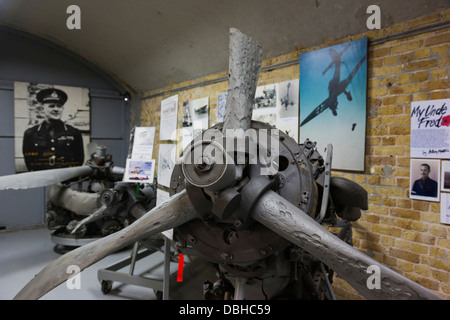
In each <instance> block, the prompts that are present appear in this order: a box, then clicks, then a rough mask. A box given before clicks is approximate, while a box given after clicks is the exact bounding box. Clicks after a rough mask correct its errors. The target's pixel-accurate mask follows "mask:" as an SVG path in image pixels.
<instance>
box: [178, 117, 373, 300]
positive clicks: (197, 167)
mask: <svg viewBox="0 0 450 320" xmlns="http://www.w3.org/2000/svg"><path fill="white" fill-rule="evenodd" d="M213 129H217V130H221V129H222V124H218V125H216V126H215V127H213ZM252 129H254V130H255V131H256V132H258V133H262V132H264V134H267V135H271V134H272V132H271V130H276V129H275V128H273V127H271V126H269V125H268V124H265V123H262V122H257V121H252ZM262 129H263V130H262ZM277 131H278V130H277ZM258 136H259V138H260V139H262V141H263V142H266V141H268V138H262V137H261V136H260V135H258ZM277 138H278V139H279V157H278V158H277V159H276V160H275V161H274V163H272V164H271V165H276V166H277V169H278V170H277V172H276V173H275V174H274V175H269V176H264V175H261V174H260V172H261V168H262V167H263V166H264V165H262V164H261V162H258V163H257V164H249V163H248V162H249V159H250V158H251V157H255V156H256V157H258V158H259V156H260V155H259V153H260V152H266V151H267V150H266V149H265V148H261V147H260V141H256V145H257V146H256V148H252V147H251V142H249V141H247V144H246V151H245V152H246V154H245V158H246V159H247V163H246V164H245V165H244V168H243V172H242V174H236V168H233V169H232V168H230V167H236V166H238V165H235V163H238V161H237V157H238V154H237V152H233V153H231V154H230V153H226V155H225V156H224V157H223V158H224V159H228V162H225V161H224V162H223V164H220V165H216V166H214V165H213V166H211V163H209V166H210V167H208V166H207V165H208V164H206V163H204V162H203V163H199V161H197V162H196V164H195V163H194V162H190V164H185V163H184V162H180V163H178V164H177V165H176V166H175V169H174V172H173V175H172V180H171V194H175V193H178V192H180V191H181V190H183V189H186V191H187V194H188V195H189V199H190V200H191V202H192V205H193V206H194V207H195V208H196V210H197V211H198V212H199V214H200V216H201V219H195V220H192V221H190V222H188V223H186V224H184V225H182V226H180V227H178V228H177V229H176V233H175V234H176V235H177V236H179V237H180V238H181V239H182V242H184V243H186V244H188V245H190V246H192V247H193V248H194V249H196V250H197V251H198V252H199V253H200V254H201V255H202V256H203V257H205V258H206V259H208V260H209V261H211V262H212V263H215V264H217V265H218V266H219V268H218V270H219V271H220V272H221V273H222V274H223V275H224V276H231V278H230V279H231V280H230V281H233V280H232V279H233V277H244V278H246V279H247V282H248V281H252V282H254V283H255V288H256V291H258V293H257V295H256V297H258V298H263V299H264V298H266V297H269V298H274V297H275V296H277V295H279V294H280V293H281V292H282V291H286V292H288V291H289V290H285V289H287V288H292V286H294V287H297V288H295V290H291V291H292V293H293V292H296V294H295V295H296V297H297V298H298V297H299V295H302V298H305V297H306V296H308V297H309V298H320V297H323V294H320V293H319V291H320V290H319V289H320V288H321V286H322V284H317V282H315V281H314V278H316V279H319V278H320V279H322V278H323V274H322V272H321V269H320V261H318V260H317V259H315V258H314V257H313V256H311V255H308V254H306V253H301V254H300V253H299V252H300V251H302V250H301V249H300V248H298V247H295V246H293V245H292V244H291V243H290V242H289V241H287V240H286V239H285V238H283V237H281V236H280V235H278V234H276V233H274V232H273V231H272V230H270V229H268V228H266V227H265V226H263V225H262V224H260V223H257V222H255V221H254V220H253V219H252V218H251V216H250V213H251V211H252V210H253V206H254V205H255V203H256V202H257V201H258V199H259V198H260V197H261V196H262V195H263V194H264V193H265V192H266V191H267V190H273V191H275V192H276V193H278V194H279V195H280V196H282V197H283V198H284V199H286V200H287V201H289V202H290V203H292V204H294V205H295V206H297V207H298V208H300V209H301V210H302V211H303V212H305V213H306V214H307V215H309V216H310V217H312V218H315V217H316V216H317V215H318V214H319V211H320V208H321V201H322V199H321V192H320V190H321V189H323V186H322V185H321V184H322V183H323V180H324V175H325V163H324V159H323V158H322V156H321V155H320V154H319V153H318V152H317V150H316V149H315V144H314V143H311V142H310V141H307V142H306V143H305V144H302V145H298V144H297V143H296V142H295V141H294V140H293V139H292V138H290V137H289V136H288V135H286V134H285V133H283V132H278V136H277ZM208 143H211V141H209V142H208V141H205V140H203V141H201V142H200V143H198V142H195V141H194V142H192V144H191V145H190V146H188V147H187V148H186V149H185V151H184V155H183V156H184V159H186V157H187V156H189V155H190V153H191V152H192V153H194V151H193V149H195V148H196V147H200V146H201V147H202V148H205V145H208ZM212 144H213V145H214V144H216V142H214V141H213V142H212ZM254 150H257V153H258V154H249V152H250V151H254ZM208 154H209V153H208ZM205 156H206V157H207V155H205ZM230 158H231V159H230ZM194 160H195V159H194ZM208 161H210V160H206V162H208ZM236 176H237V177H238V179H233V178H235V177H236ZM230 177H231V179H230ZM216 180H217V181H216ZM202 184H203V186H204V187H202ZM219 184H220V188H216V186H217V185H219ZM226 184H228V187H224V186H226ZM211 187H212V190H211ZM216 190H222V191H216ZM347 198H348V197H347ZM326 201H327V202H328V199H327V200H326ZM330 201H331V200H330ZM347 202H348V203H349V202H354V201H352V200H350V199H347ZM343 206H345V207H347V205H343ZM352 206H354V203H353V204H352ZM362 206H364V205H362ZM327 207H329V208H330V210H327V212H326V217H325V219H324V221H325V222H336V220H337V218H336V215H335V211H334V209H333V208H334V206H327ZM294 252H296V254H294ZM261 282H263V283H264V285H263V287H264V291H262V290H261ZM319 282H320V281H319ZM221 283H225V282H224V281H222V282H221ZM298 286H300V287H301V288H300V290H299V288H298ZM248 290H249V289H248V286H247V288H246V294H247V293H248V292H249V291H248ZM222 291H223V290H222ZM222 291H220V292H222ZM262 292H264V294H263V293H262ZM261 294H262V295H261Z"/></svg>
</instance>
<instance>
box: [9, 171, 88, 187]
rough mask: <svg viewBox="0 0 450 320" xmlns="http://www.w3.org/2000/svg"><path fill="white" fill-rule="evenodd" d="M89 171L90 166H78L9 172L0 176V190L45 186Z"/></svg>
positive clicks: (86, 173)
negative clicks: (16, 172) (9, 173)
mask: <svg viewBox="0 0 450 320" xmlns="http://www.w3.org/2000/svg"><path fill="white" fill-rule="evenodd" d="M91 172H92V168H91V167H89V166H80V167H72V168H60V169H49V170H40V171H32V172H24V173H19V174H11V175H7V176H3V177H0V190H8V189H14V190H18V189H30V188H38V187H45V186H49V185H52V184H55V183H57V182H61V181H65V180H69V179H72V178H75V177H79V176H86V175H89V174H90V173H91Z"/></svg>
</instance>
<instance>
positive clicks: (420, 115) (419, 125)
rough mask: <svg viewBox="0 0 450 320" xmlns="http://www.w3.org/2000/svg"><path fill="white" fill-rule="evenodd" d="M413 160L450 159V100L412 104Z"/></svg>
mask: <svg viewBox="0 0 450 320" xmlns="http://www.w3.org/2000/svg"><path fill="white" fill-rule="evenodd" d="M411 158H439V159H450V99H440V100H428V101H415V102H412V103H411Z"/></svg>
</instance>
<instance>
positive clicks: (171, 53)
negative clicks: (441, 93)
mask: <svg viewBox="0 0 450 320" xmlns="http://www.w3.org/2000/svg"><path fill="white" fill-rule="evenodd" d="M71 4H76V5H78V6H79V8H80V13H81V14H80V17H81V20H80V22H81V23H80V25H81V29H79V30H69V29H68V28H67V26H66V21H67V19H68V18H69V17H70V15H71V14H70V13H67V12H66V11H67V8H68V7H69V5H71ZM372 4H376V5H378V6H379V7H380V9H381V27H382V28H385V27H388V26H390V25H392V24H395V23H399V22H403V21H407V20H410V19H413V18H417V17H420V16H423V15H427V14H431V13H435V12H437V11H438V10H441V9H446V8H448V7H449V1H448V0H428V1H427V0H425V1H424V0H409V1H403V0H402V1H392V0H376V1H374V0H362V1H357V0H340V1H335V0H222V1H214V0H127V1H124V0H76V1H73V0H70V1H67V0H58V1H56V0H39V1H27V0H0V24H2V25H5V26H8V27H11V28H15V29H18V30H21V31H25V32H28V33H31V34H33V35H35V36H38V37H40V38H43V39H46V40H49V41H51V42H54V43H56V44H57V45H60V46H62V47H64V48H66V49H68V50H71V51H73V52H75V53H76V54H78V55H80V56H81V57H83V58H84V59H86V60H88V61H90V62H91V63H94V64H96V65H97V66H98V67H99V68H101V69H102V70H104V71H105V72H107V73H108V74H110V75H111V76H112V77H114V78H115V79H116V80H117V81H119V82H121V83H122V84H123V85H125V86H126V87H128V88H130V89H131V90H133V91H135V92H138V93H142V92H144V91H147V90H153V89H157V88H162V87H166V86H168V85H169V84H171V83H179V82H182V81H186V80H191V79H195V78H199V77H202V76H205V75H209V74H214V73H217V72H222V71H226V70H227V69H228V32H229V29H230V28H231V27H235V28H238V29H240V30H241V31H242V32H243V33H245V34H247V35H250V36H252V37H253V38H255V39H257V40H258V41H259V42H260V43H261V44H262V46H263V55H264V59H266V58H270V57H275V56H279V55H282V54H286V53H289V52H292V51H294V50H296V49H298V48H307V47H311V46H314V45H318V44H320V43H322V42H324V41H326V40H329V39H339V38H342V37H345V36H349V35H354V34H359V33H363V32H366V31H367V30H368V29H367V26H366V21H367V19H368V17H369V16H370V14H367V13H366V10H367V7H368V6H369V5H372Z"/></svg>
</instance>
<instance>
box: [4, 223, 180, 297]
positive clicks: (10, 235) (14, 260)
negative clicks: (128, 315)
mask: <svg viewBox="0 0 450 320" xmlns="http://www.w3.org/2000/svg"><path fill="white" fill-rule="evenodd" d="M54 247H55V244H54V243H53V242H52V241H51V235H50V232H49V230H48V229H46V228H41V229H33V230H21V231H8V232H0V299H2V300H10V299H12V298H13V297H14V296H15V295H16V294H17V293H18V292H19V291H20V289H21V288H22V287H24V286H25V285H26V284H27V283H28V281H29V280H30V279H32V278H33V276H34V275H35V274H37V273H38V272H39V271H40V270H42V269H43V268H44V267H45V266H46V265H47V264H49V263H50V262H52V261H53V260H55V259H57V258H58V257H60V256H61V254H59V253H56V252H55V251H54ZM131 251H132V250H131V248H128V249H126V250H123V251H120V252H117V253H114V254H111V255H110V256H108V257H106V258H104V259H103V260H101V261H99V262H97V263H95V264H93V265H91V266H90V267H88V268H86V269H85V270H83V271H82V272H81V273H80V289H76V288H75V289H69V288H68V286H67V283H66V282H64V283H62V284H61V285H59V286H58V287H57V288H55V289H54V290H52V291H50V292H49V293H47V294H46V295H44V296H43V297H42V298H41V299H42V300H100V299H101V300H129V299H134V300H136V299H137V300H155V299H156V296H155V294H154V290H153V289H152V288H146V287H141V286H135V285H130V284H124V283H116V282H115V283H113V287H112V291H111V292H110V293H108V294H106V295H105V294H103V293H102V291H101V285H100V281H99V279H98V276H97V273H98V270H99V269H103V268H107V267H109V266H111V265H113V264H115V263H116V262H118V261H120V260H122V259H125V258H129V257H130V255H131ZM162 257H163V254H162V253H161V261H162ZM146 259H153V260H155V259H157V260H158V259H159V257H157V258H155V257H154V256H153V258H152V257H146V258H144V259H142V260H140V261H138V262H137V264H136V268H142V267H145V265H146V264H147V263H155V261H146ZM175 267H176V266H175ZM171 269H172V267H171ZM119 271H122V270H119ZM128 271H129V268H128V267H126V268H124V269H123V272H128ZM137 272H139V270H138V269H136V271H135V274H138V273H137ZM154 272H155V274H156V276H158V275H159V276H161V277H162V273H163V267H162V265H161V268H160V269H158V268H155V270H154Z"/></svg>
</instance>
